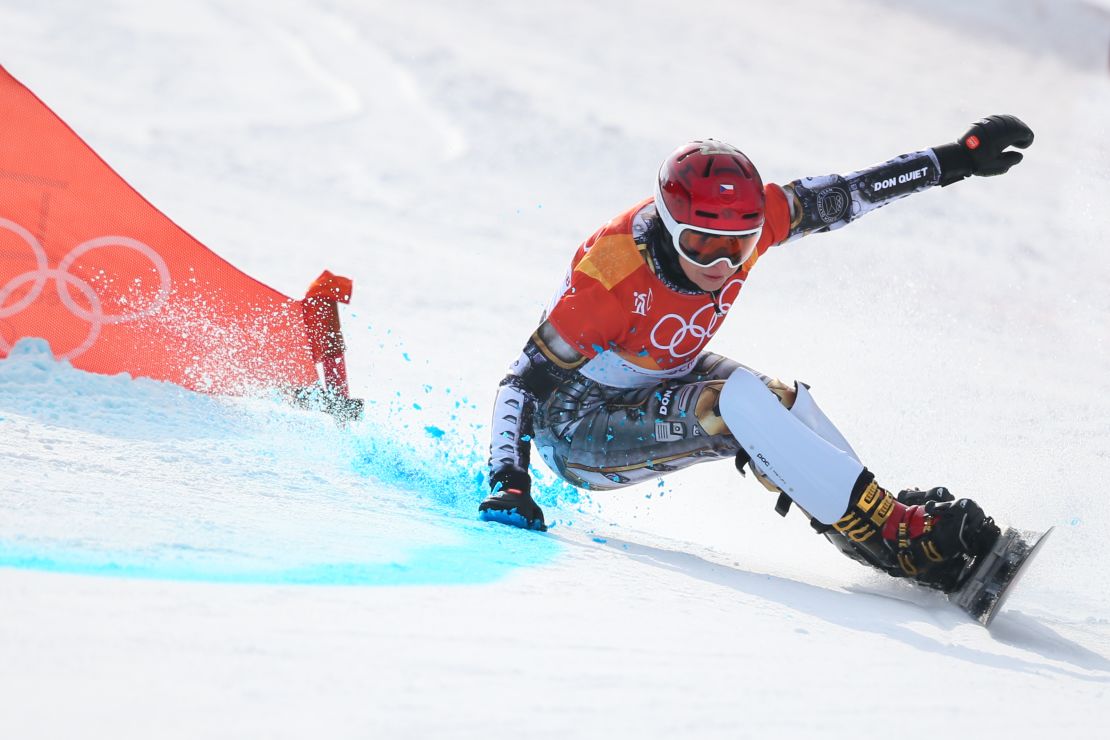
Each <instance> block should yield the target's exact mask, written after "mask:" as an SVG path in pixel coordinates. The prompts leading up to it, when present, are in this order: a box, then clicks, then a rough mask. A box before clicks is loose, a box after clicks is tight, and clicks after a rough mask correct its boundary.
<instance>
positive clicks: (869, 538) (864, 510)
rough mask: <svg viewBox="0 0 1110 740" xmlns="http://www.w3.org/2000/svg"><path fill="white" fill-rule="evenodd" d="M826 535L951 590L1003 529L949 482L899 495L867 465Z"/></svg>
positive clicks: (852, 551) (894, 570)
mask: <svg viewBox="0 0 1110 740" xmlns="http://www.w3.org/2000/svg"><path fill="white" fill-rule="evenodd" d="M825 535H826V536H827V537H828V538H829V539H830V540H831V541H832V542H833V543H835V544H836V545H837V546H838V547H840V549H841V550H842V551H844V552H845V554H847V555H848V556H849V557H852V558H854V559H856V560H860V561H862V562H865V563H868V564H869V565H872V566H874V567H876V568H879V569H880V570H884V571H886V572H887V573H889V574H890V575H893V576H896V577H904V578H912V579H913V580H914V581H916V582H917V583H919V584H921V585H923V586H927V587H929V588H935V589H938V590H940V591H944V592H945V593H949V592H951V591H954V590H955V589H956V588H958V587H959V585H960V582H961V578H962V577H964V576H965V575H966V573H967V572H968V571H969V570H970V568H969V566H970V565H971V564H972V563H974V561H975V558H976V557H978V556H979V555H982V554H983V553H986V552H987V551H988V550H990V547H991V545H992V544H994V541H995V540H996V539H997V538H998V536H999V529H998V527H997V526H996V525H995V523H994V520H992V519H991V518H990V517H988V516H986V514H984V513H983V510H982V508H980V507H979V505H978V504H976V503H975V502H974V501H972V500H970V499H966V498H965V499H959V500H956V498H955V497H954V496H953V495H952V494H951V493H949V492H948V490H947V489H946V488H932V489H929V490H928V491H920V490H917V489H913V490H906V491H902V492H901V493H899V494H898V496H897V497H895V496H892V495H891V494H890V493H889V492H887V491H885V490H884V489H882V488H881V487H880V486H879V485H878V483H876V482H875V479H874V476H872V475H871V473H869V472H867V471H866V470H865V471H864V473H863V474H862V475H861V476H860V479H859V481H858V482H857V483H856V486H855V489H854V490H853V491H852V496H851V498H850V505H849V506H848V511H847V512H846V513H845V514H844V516H843V517H841V519H840V520H839V521H838V522H836V523H835V524H833V525H832V527H831V528H828V530H827V531H826V532H825Z"/></svg>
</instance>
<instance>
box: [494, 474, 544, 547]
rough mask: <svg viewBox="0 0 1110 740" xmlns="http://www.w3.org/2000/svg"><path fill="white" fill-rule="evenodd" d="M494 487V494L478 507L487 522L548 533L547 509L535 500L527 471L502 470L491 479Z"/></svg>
mask: <svg viewBox="0 0 1110 740" xmlns="http://www.w3.org/2000/svg"><path fill="white" fill-rule="evenodd" d="M490 485H491V486H493V492H492V493H490V495H489V498H487V499H486V500H485V501H483V502H482V503H481V504H479V505H478V515H479V516H480V517H481V518H482V519H483V520H484V521H487V522H490V521H493V522H500V523H502V524H511V525H513V526H515V527H521V528H523V529H536V530H539V531H540V532H545V531H547V527H546V526H545V525H544V523H543V510H542V509H541V508H540V507H539V505H538V504H537V503H536V502H535V501H533V500H532V494H531V489H532V478H531V476H529V475H528V471H527V470H522V469H520V468H518V467H516V466H508V467H505V468H502V469H501V470H498V471H497V472H495V473H494V474H493V475H492V476H491V477H490Z"/></svg>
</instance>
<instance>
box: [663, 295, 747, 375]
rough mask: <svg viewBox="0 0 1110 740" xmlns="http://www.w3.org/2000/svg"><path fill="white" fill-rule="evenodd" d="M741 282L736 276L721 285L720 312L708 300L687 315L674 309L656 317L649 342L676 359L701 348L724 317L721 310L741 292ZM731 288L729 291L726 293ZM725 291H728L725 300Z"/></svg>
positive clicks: (725, 311) (725, 308)
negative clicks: (659, 317)
mask: <svg viewBox="0 0 1110 740" xmlns="http://www.w3.org/2000/svg"><path fill="white" fill-rule="evenodd" d="M743 284H744V281H743V280H741V279H740V278H737V279H735V280H732V281H730V282H728V283H726V284H725V286H724V287H723V288H722V289H721V297H720V306H721V311H722V313H721V315H720V316H718V315H717V307H716V306H715V305H714V304H713V303H707V304H706V305H704V306H702V307H701V308H699V309H698V310H697V311H695V312H694V313H693V314H692V315H691V316H690V317H689V319H687V318H686V317H684V316H683V315H681V314H677V313H669V314H667V315H666V316H664V317H663V318H661V319H659V321H657V322H656V324H655V326H654V327H652V329H651V336H650V339H651V343H652V346H654V347H655V348H656V349H661V350H664V351H666V352H667V353H669V354H670V356H671V357H673V358H675V359H676V360H679V359H682V358H683V357H689V356H690V355H692V354H694V353H695V352H698V351H700V350H701V348H702V347H704V346H705V343H706V342H708V341H709V339H710V338H711V337H712V336H713V334H714V332H716V331H717V326H718V324H720V321H721V319H722V318H724V314H725V313H727V312H728V310H729V309H730V308H732V302H733V301H734V300H736V296H737V295H739V293H740V286H742V285H743ZM734 288H735V290H734ZM730 292H731V295H728V294H729V293H730ZM726 295H728V297H727V300H726Z"/></svg>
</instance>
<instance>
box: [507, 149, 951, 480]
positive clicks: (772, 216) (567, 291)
mask: <svg viewBox="0 0 1110 740" xmlns="http://www.w3.org/2000/svg"><path fill="white" fill-rule="evenodd" d="M941 181H942V173H941V170H940V165H939V164H938V162H937V158H936V155H935V154H934V152H933V150H925V151H922V152H915V153H912V154H906V155H902V156H900V157H897V158H895V159H893V160H890V161H888V162H885V163H883V164H880V165H877V166H875V167H870V168H867V169H865V170H861V171H859V172H853V173H851V174H848V175H845V176H839V175H829V176H826V177H819V178H804V179H802V180H796V181H794V182H791V183H790V184H789V185H786V186H785V187H780V186H778V185H773V184H769V185H767V187H766V189H765V190H766V221H765V224H764V228H763V232H762V236H761V238H760V241H759V244H758V246H757V248H756V251H755V252H754V253H753V255H752V256H751V258H750V259H749V260H748V261H747V262H746V263H744V265H743V266H742V267H741V268H740V269H739V270H738V271H737V272H736V273H735V274H734V275H733V276H732V277H731V278H730V279H729V280H728V281H727V282H726V283H725V285H724V286H723V287H722V288H721V289H720V290H718V291H715V292H713V293H707V292H704V291H702V290H700V289H698V288H697V287H696V286H695V285H693V284H692V283H691V282H690V281H689V280H688V279H687V278H686V276H685V275H684V274H683V272H682V270H681V267H680V266H679V264H678V259H679V258H678V256H677V254H676V253H675V252H674V247H673V246H672V244H671V242H670V237H669V235H668V234H667V232H666V230H665V229H664V228H663V227H662V224H661V223H660V221H659V219H658V218H657V216H656V211H655V206H654V202H653V200H652V199H650V198H649V199H647V200H644V201H642V202H641V203H639V204H637V205H635V206H633V207H632V208H630V209H629V210H628V211H626V212H625V213H623V214H621V215H620V216H618V217H616V218H614V219H613V220H612V221H610V222H609V223H607V224H605V226H603V227H602V228H601V229H599V230H598V231H597V232H596V233H594V234H593V235H592V236H590V238H589V239H587V240H586V241H585V243H583V244H582V245H581V246H580V247H579V249H578V251H577V252H576V253H575V255H574V259H573V260H572V262H571V267H570V270H569V272H568V273H567V276H566V279H565V280H564V282H563V285H562V287H561V289H560V290H559V291H558V293H557V294H556V295H555V297H554V299H553V300H552V301H551V303H550V305H549V306H548V309H547V311H546V312H545V314H544V317H543V319H542V320H541V323H540V326H539V328H537V329H536V331H535V332H534V333H533V334H532V337H531V338H530V339H529V341H528V343H527V344H526V345H525V347H524V351H523V353H522V354H521V356H520V357H519V359H517V360H516V362H514V363H513V365H512V367H511V368H510V371H509V374H508V375H507V376H506V377H505V379H504V380H503V381H502V383H501V387H500V389H499V391H498V394H497V399H496V402H495V407H494V414H493V425H492V426H493V428H492V442H491V445H490V485H491V486H494V487H496V486H498V485H499V484H500V485H501V486H502V487H506V488H511V487H518V488H519V487H521V486H522V485H523V486H525V487H526V486H527V485H528V481H529V477H528V475H527V470H528V465H529V454H530V441H531V440H532V439H534V440H535V442H536V445H537V448H538V449H539V451H540V454H541V455H542V456H543V458H544V460H545V462H546V463H547V464H548V466H549V467H551V468H552V470H554V471H556V472H557V473H558V474H559V475H560V476H561V477H562V478H564V479H565V480H567V481H569V482H570V483H572V484H574V485H577V486H582V487H588V488H592V489H608V488H618V487H621V486H626V485H630V484H632V483H638V482H641V481H644V480H648V479H651V478H655V477H658V476H660V475H664V474H665V473H668V472H670V471H673V470H678V469H680V468H684V467H687V466H689V465H692V464H694V463H697V462H702V461H705V460H712V459H717V458H721V457H732V456H734V455H735V454H736V452H737V451H738V450H739V445H738V444H737V442H736V440H735V439H734V438H733V437H732V435H731V434H730V433H729V430H728V428H727V427H726V426H725V424H724V422H723V421H722V419H721V417H720V415H719V413H718V411H717V408H716V406H717V403H716V402H717V398H718V396H719V394H720V389H721V387H722V386H723V384H724V380H725V379H726V378H727V377H728V376H729V374H731V372H732V371H733V370H735V369H736V368H737V367H740V365H739V364H738V363H736V362H734V361H733V360H729V359H727V358H725V357H722V356H720V355H716V354H712V353H708V352H706V351H705V346H706V344H707V343H708V342H709V340H710V339H711V338H712V337H713V335H714V334H716V333H717V331H719V330H720V328H721V325H722V324H723V323H724V320H725V318H726V317H727V315H728V312H729V310H730V309H731V308H732V306H733V304H734V303H735V302H736V300H737V298H738V297H739V294H740V291H741V289H742V288H743V286H744V282H745V281H746V280H747V279H748V276H749V275H750V274H751V271H752V269H754V267H755V266H756V264H757V263H758V262H759V260H760V259H761V258H762V257H763V255H764V254H766V252H767V250H768V249H769V248H770V247H772V246H774V245H776V244H780V243H782V242H785V241H789V240H792V239H796V238H799V237H802V236H805V235H808V234H811V233H816V232H823V231H829V230H830V229H836V228H840V227H842V226H845V225H846V224H848V223H850V222H851V221H853V220H855V219H856V218H858V217H859V216H861V215H863V214H865V213H867V212H869V211H872V210H874V209H876V208H879V207H881V206H883V205H885V204H887V203H889V202H891V201H893V200H896V199H898V198H901V197H903V196H905V195H908V194H910V193H912V192H918V191H921V190H924V189H926V188H928V187H932V186H934V185H936V184H938V183H940V182H941ZM761 377H762V376H761ZM764 382H766V383H767V384H768V387H769V388H770V389H771V390H772V391H774V392H775V393H776V395H778V396H779V398H780V400H782V402H783V403H784V404H785V405H786V406H788V407H789V406H790V405H791V404H792V403H793V400H794V389H793V387H792V386H788V385H786V384H783V383H781V382H779V381H777V380H774V379H771V378H767V377H764Z"/></svg>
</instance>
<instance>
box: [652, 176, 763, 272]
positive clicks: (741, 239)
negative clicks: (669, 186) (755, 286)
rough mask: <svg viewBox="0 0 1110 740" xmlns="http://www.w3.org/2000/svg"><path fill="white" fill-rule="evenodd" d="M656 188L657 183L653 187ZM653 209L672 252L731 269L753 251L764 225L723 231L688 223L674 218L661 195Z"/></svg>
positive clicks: (694, 261)
mask: <svg viewBox="0 0 1110 740" xmlns="http://www.w3.org/2000/svg"><path fill="white" fill-rule="evenodd" d="M656 189H657V190H658V186H656ZM655 203H656V211H658V213H659V216H660V218H662V219H663V225H664V226H666V227H667V231H668V232H670V235H671V239H672V240H673V241H674V247H675V251H676V252H678V254H679V256H680V257H682V258H683V259H685V260H686V261H687V262H690V263H692V264H694V265H697V266H698V267H712V266H713V265H715V264H717V263H718V262H722V261H723V262H727V263H728V265H729V267H731V268H732V269H734V270H737V269H739V268H740V266H741V265H743V264H744V263H745V262H747V261H748V259H749V258H750V257H751V256H752V253H754V252H755V248H756V245H757V244H759V237H760V235H761V234H762V233H763V227H762V226H757V227H756V228H754V229H747V230H744V231H722V230H718V229H706V228H699V227H695V226H687V225H686V224H680V223H678V222H677V221H675V219H674V217H673V216H671V214H670V212H669V211H667V206H666V205H665V204H664V203H663V198H662V197H658V196H657V197H656V199H655Z"/></svg>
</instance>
